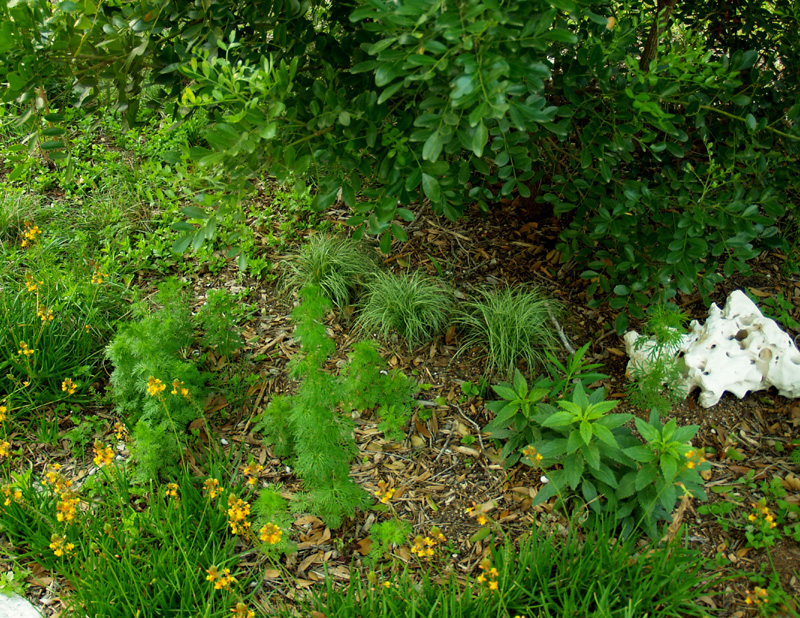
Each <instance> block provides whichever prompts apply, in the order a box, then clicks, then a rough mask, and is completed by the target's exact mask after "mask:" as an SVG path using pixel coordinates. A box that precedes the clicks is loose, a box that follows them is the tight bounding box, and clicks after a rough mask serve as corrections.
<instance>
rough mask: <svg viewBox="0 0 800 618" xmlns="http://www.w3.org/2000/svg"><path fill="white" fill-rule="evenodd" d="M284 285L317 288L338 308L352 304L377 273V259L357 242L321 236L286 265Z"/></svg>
mask: <svg viewBox="0 0 800 618" xmlns="http://www.w3.org/2000/svg"><path fill="white" fill-rule="evenodd" d="M286 268H287V272H286V279H285V283H286V285H288V286H289V287H294V288H298V289H303V288H305V287H309V286H315V287H318V288H319V289H320V290H321V291H322V294H323V295H324V296H325V298H327V299H328V300H329V301H330V302H331V303H333V305H334V306H336V307H344V306H346V305H348V304H350V303H352V301H353V299H354V291H355V288H356V286H357V285H358V284H359V283H362V282H363V281H364V279H365V278H366V277H367V275H369V274H371V273H373V272H374V271H375V270H376V266H375V259H374V257H373V256H371V255H370V254H369V253H367V252H366V251H365V250H364V249H363V248H362V246H361V245H360V244H359V243H358V242H357V241H355V240H352V239H350V238H346V237H338V236H328V235H325V234H318V235H316V236H312V237H310V238H309V239H308V241H307V242H306V244H305V245H303V247H302V248H301V249H300V250H299V251H298V252H297V253H295V254H294V255H291V256H290V257H289V259H288V261H287V265H286Z"/></svg>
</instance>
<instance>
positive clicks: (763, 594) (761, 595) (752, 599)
mask: <svg viewBox="0 0 800 618" xmlns="http://www.w3.org/2000/svg"><path fill="white" fill-rule="evenodd" d="M744 602H745V603H747V604H748V605H761V604H762V603H769V592H767V590H766V589H764V588H759V587H758V586H756V587H755V589H754V590H753V592H750V591H749V590H748V591H747V597H745V599H744Z"/></svg>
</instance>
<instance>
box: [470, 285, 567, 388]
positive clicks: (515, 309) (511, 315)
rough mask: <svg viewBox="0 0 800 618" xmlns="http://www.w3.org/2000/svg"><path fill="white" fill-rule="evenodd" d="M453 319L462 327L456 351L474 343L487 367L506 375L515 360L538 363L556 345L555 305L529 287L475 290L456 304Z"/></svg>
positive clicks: (517, 361) (534, 365)
mask: <svg viewBox="0 0 800 618" xmlns="http://www.w3.org/2000/svg"><path fill="white" fill-rule="evenodd" d="M459 309H460V314H459V315H458V316H456V323H457V324H459V325H460V326H461V327H462V328H463V330H464V339H463V340H462V342H461V347H460V348H459V351H458V354H463V353H464V352H465V351H466V350H468V349H470V348H473V347H478V348H481V349H483V350H484V351H485V353H486V356H487V371H488V372H490V373H499V374H500V375H503V376H506V377H510V376H512V375H513V373H514V370H515V369H516V368H517V367H518V365H519V363H520V362H522V361H525V363H526V364H527V367H528V370H529V371H531V370H533V368H535V367H538V366H541V365H542V364H543V363H544V361H545V359H546V354H547V352H551V351H554V350H555V349H556V348H557V347H558V343H559V340H558V334H557V330H556V327H555V325H554V323H553V322H554V317H555V315H556V314H557V313H559V305H558V304H557V303H556V302H554V301H553V300H550V299H548V298H546V297H545V296H544V295H543V294H542V292H541V291H539V290H538V289H536V288H532V287H523V288H505V289H498V290H482V291H479V292H478V294H477V297H476V298H474V299H472V300H469V301H466V302H465V303H463V304H462V305H461V306H460V307H459Z"/></svg>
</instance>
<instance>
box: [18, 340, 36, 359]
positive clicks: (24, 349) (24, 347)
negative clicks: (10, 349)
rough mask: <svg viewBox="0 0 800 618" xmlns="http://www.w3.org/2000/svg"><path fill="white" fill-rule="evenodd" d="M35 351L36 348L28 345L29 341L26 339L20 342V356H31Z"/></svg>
mask: <svg viewBox="0 0 800 618" xmlns="http://www.w3.org/2000/svg"><path fill="white" fill-rule="evenodd" d="M34 352H35V350H31V349H30V348H29V347H28V344H27V343H25V342H24V341H20V342H19V351H18V352H17V354H19V355H20V356H30V355H31V354H33V353H34Z"/></svg>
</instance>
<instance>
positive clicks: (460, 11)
mask: <svg viewBox="0 0 800 618" xmlns="http://www.w3.org/2000/svg"><path fill="white" fill-rule="evenodd" d="M10 5H12V6H10ZM657 11H660V13H659V15H660V16H661V17H660V19H658V20H657V19H656V13H657ZM0 14H1V15H2V26H1V27H0V75H2V78H1V79H2V80H3V81H5V82H7V84H8V89H7V91H6V94H5V96H4V100H5V101H6V102H8V103H12V102H13V103H15V104H16V110H17V111H18V112H19V113H20V115H21V119H22V120H23V121H24V122H26V123H27V125H28V126H29V127H30V128H31V135H30V136H29V139H28V140H27V141H26V146H25V147H26V148H27V149H28V151H35V150H36V149H41V150H42V151H43V152H45V153H48V154H49V156H51V157H53V158H64V157H67V156H68V149H67V148H66V146H65V143H64V142H63V141H62V140H61V132H62V131H63V129H64V127H63V126H62V125H61V124H60V123H61V122H62V119H63V114H62V113H61V112H62V109H63V106H64V105H66V104H74V105H82V106H84V107H86V108H88V109H92V108H99V107H100V105H99V103H100V102H101V101H104V100H105V99H104V98H103V97H104V96H105V95H106V94H108V95H109V96H110V95H113V97H112V98H111V100H112V102H113V104H114V105H115V106H116V109H117V110H119V111H121V112H123V113H124V114H125V115H126V118H127V119H128V121H129V122H130V123H133V122H135V121H136V118H137V114H138V111H139V105H140V102H141V101H143V100H144V101H145V103H147V104H151V105H155V106H157V107H161V106H163V107H164V110H165V111H166V112H167V113H169V114H172V115H173V116H175V117H176V118H177V117H180V116H182V115H185V114H187V113H191V112H192V110H194V109H197V108H201V107H202V108H206V109H207V110H208V112H209V119H210V120H209V125H208V127H207V130H206V133H205V143H204V145H203V146H195V147H192V148H187V149H186V151H185V152H182V153H172V154H171V155H170V156H169V157H168V161H169V163H170V164H171V165H173V166H175V167H176V168H180V166H186V165H190V164H194V165H195V166H196V169H199V170H201V171H202V174H201V175H200V178H201V179H202V182H203V183H204V184H205V186H206V187H208V185H209V184H210V185H211V186H212V187H214V188H215V190H216V193H215V194H214V195H213V196H212V197H207V199H206V201H205V203H204V204H205V206H210V207H211V208H209V209H207V210H209V211H210V212H200V210H198V209H190V210H188V211H187V213H188V214H189V216H192V217H195V219H194V220H193V221H192V220H190V223H186V224H183V226H182V227H183V229H184V231H185V234H184V236H183V237H182V238H181V239H179V241H178V242H177V243H176V245H177V247H176V248H177V249H183V248H185V247H187V246H188V245H189V244H191V243H194V244H195V245H197V244H199V243H201V242H202V240H203V239H204V238H206V237H210V236H212V235H213V233H214V230H215V229H216V224H215V221H214V217H213V210H214V208H215V207H217V206H219V205H220V204H228V203H231V202H235V201H236V200H237V199H239V198H240V197H241V196H242V194H243V192H245V191H247V189H248V187H249V183H250V182H251V181H252V180H253V179H254V178H258V177H261V176H263V175H265V174H271V175H273V176H275V177H277V178H278V179H279V180H285V179H287V178H289V177H290V176H293V177H296V176H300V175H310V176H312V177H313V178H314V179H315V181H316V182H317V183H318V194H317V198H316V200H315V206H316V207H317V208H320V209H321V208H325V207H327V206H328V205H330V204H332V203H333V202H334V200H335V199H336V197H337V196H341V198H342V199H343V200H344V202H345V203H346V204H347V205H348V206H350V207H351V208H352V209H353V211H354V216H353V217H352V219H351V223H352V224H353V225H356V226H359V229H360V231H366V232H368V233H370V234H375V235H379V236H380V239H381V246H382V247H383V248H384V249H385V250H388V248H389V246H390V245H391V241H392V237H396V238H399V239H401V240H403V239H405V232H404V230H403V227H402V221H403V220H406V221H408V220H411V219H412V218H413V216H414V215H413V212H412V210H410V209H409V208H408V207H409V206H412V205H413V204H417V203H419V202H420V200H423V199H427V200H429V201H430V203H431V205H432V207H433V209H434V210H435V211H436V212H438V213H441V214H443V215H445V216H447V217H449V218H451V219H454V218H456V217H458V216H459V215H460V214H462V213H463V211H464V209H465V208H466V207H467V206H469V205H471V204H476V203H477V204H478V205H480V207H481V208H482V209H484V210H488V209H490V208H492V206H493V204H495V203H497V201H498V199H499V198H501V197H504V196H513V195H520V196H522V197H524V198H528V197H531V199H536V200H539V201H544V202H548V203H550V204H552V206H553V208H554V212H555V213H556V214H557V215H559V216H562V217H563V218H564V227H563V232H562V234H561V239H560V240H561V242H560V245H559V249H560V251H561V257H562V259H563V260H565V261H566V260H570V259H575V260H576V262H577V263H578V264H579V265H581V266H580V267H581V270H582V272H583V275H582V276H583V277H584V278H586V279H588V280H589V282H590V283H589V292H590V296H591V297H593V298H594V299H595V302H600V301H601V300H603V299H606V298H610V299H611V302H612V306H613V307H614V308H616V309H624V308H626V307H627V308H628V309H629V311H630V312H631V313H632V314H633V315H636V316H639V315H641V314H642V312H641V307H644V306H647V305H648V304H650V303H651V302H653V301H654V300H655V301H663V300H665V299H668V298H670V297H672V296H674V295H675V294H676V293H677V291H678V290H682V291H685V292H689V291H691V290H694V289H696V288H699V290H700V292H701V293H703V294H704V295H705V294H707V293H708V292H709V291H710V290H712V289H713V285H714V284H715V282H717V281H718V280H719V279H720V278H721V277H722V276H728V275H730V274H732V273H733V272H734V271H736V270H743V271H746V270H747V261H748V260H750V259H751V258H753V257H754V256H756V255H757V254H758V253H759V251H760V250H761V249H762V248H763V247H765V246H772V247H775V246H783V247H786V246H787V243H788V242H789V240H790V239H788V238H787V234H786V230H787V229H788V228H787V226H785V225H781V224H782V223H783V222H784V221H785V219H786V217H787V213H788V216H790V217H794V216H796V213H792V212H789V209H788V207H789V206H790V205H791V204H792V202H793V200H796V199H797V195H798V182H800V181H798V174H797V170H798V167H797V161H798V154H799V153H800V127H799V126H798V121H797V120H798V115H800V104H798V102H797V101H798V92H800V89H799V88H798V84H799V83H800V73H799V71H800V69H798V67H800V13H798V11H797V9H796V8H793V5H792V2H790V0H776V1H775V2H772V3H762V2H760V1H759V0H738V1H723V0H688V1H686V2H683V3H677V4H676V3H675V1H674V0H660V1H659V4H658V6H654V5H653V4H652V3H644V4H641V3H621V2H612V1H608V0H526V1H520V2H508V3H501V2H498V1H497V0H387V1H383V0H349V1H344V2H338V1H337V2H329V1H326V0H305V1H303V2H299V1H298V0H292V1H289V0H285V1H284V0H274V1H273V2H269V1H261V0H259V1H258V2H255V1H244V0H194V1H188V2H187V1H180V2H178V1H177V0H175V1H171V0H158V1H148V0H141V1H140V2H136V3H129V2H122V1H121V0H110V1H107V2H99V3H95V2H94V1H93V0H83V1H82V2H78V1H69V0H67V1H65V2H61V3H58V4H57V7H55V8H54V7H53V6H51V5H50V3H48V2H45V1H43V0H29V1H28V2H24V3H11V2H8V3H7V2H3V3H2V8H0ZM648 39H649V40H650V43H649V44H648V43H647V41H648ZM653 43H657V45H653ZM643 56H644V58H645V59H644V60H642V57H643ZM651 56H652V57H653V58H654V59H653V60H652V61H650V62H648V61H647V58H649V57H651ZM145 84H155V85H157V86H158V87H159V88H160V89H161V91H160V92H159V93H158V94H157V95H156V96H155V97H152V98H151V99H150V100H149V101H148V100H147V97H143V96H142V92H143V86H144V85H145ZM17 163H18V164H19V165H18V167H17V168H16V169H15V171H14V173H13V174H12V178H22V177H23V176H24V174H25V160H24V158H23V156H22V152H20V153H19V160H18V161H17ZM622 319H623V320H624V318H622ZM618 326H620V327H622V326H623V324H618Z"/></svg>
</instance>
